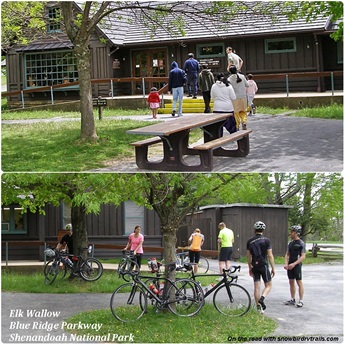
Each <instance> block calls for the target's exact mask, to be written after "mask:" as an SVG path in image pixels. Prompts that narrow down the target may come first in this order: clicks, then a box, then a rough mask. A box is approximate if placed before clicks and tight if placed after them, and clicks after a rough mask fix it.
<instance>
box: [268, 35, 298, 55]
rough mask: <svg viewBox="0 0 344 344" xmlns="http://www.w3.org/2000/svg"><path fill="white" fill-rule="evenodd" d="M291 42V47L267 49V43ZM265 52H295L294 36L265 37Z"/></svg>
mask: <svg viewBox="0 0 344 344" xmlns="http://www.w3.org/2000/svg"><path fill="white" fill-rule="evenodd" d="M288 41H290V42H293V48H292V49H269V43H274V42H288ZM264 44H265V54H281V53H295V52H296V37H286V38H271V39H265V41H264Z"/></svg>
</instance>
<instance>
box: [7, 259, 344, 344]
mask: <svg viewBox="0 0 344 344" xmlns="http://www.w3.org/2000/svg"><path fill="white" fill-rule="evenodd" d="M217 266H218V263H217V261H215V260H212V261H211V267H212V268H213V269H215V270H217ZM303 276H304V285H305V297H304V307H303V308H296V307H292V306H285V305H283V300H286V299H288V298H289V286H288V280H287V277H286V272H285V270H284V269H283V266H281V265H278V266H277V275H276V277H275V278H274V280H273V289H272V291H271V293H270V295H269V296H268V298H267V300H266V305H267V310H266V312H265V315H266V316H269V317H272V318H274V319H276V320H277V321H278V324H279V325H278V328H277V329H276V331H275V332H274V333H273V334H272V335H271V336H276V337H282V341H283V342H285V343H286V342H293V343H295V342H300V341H299V340H296V341H295V337H296V336H306V338H308V341H310V340H311V338H314V336H316V337H318V338H319V337H321V338H324V341H327V340H330V339H332V340H331V341H332V342H339V343H341V342H342V341H343V265H342V264H341V263H332V264H315V265H304V267H303ZM239 283H240V284H241V285H243V286H244V287H245V288H247V290H248V291H249V292H250V294H251V295H252V294H253V282H252V279H251V277H249V275H248V271H247V267H246V265H244V264H242V270H241V272H240V274H239ZM110 297H111V294H68V295H64V294H63V295H61V294H59V295H56V294H25V293H9V292H3V293H2V300H1V302H2V325H1V330H2V331H1V332H2V334H1V336H2V337H1V339H2V342H3V343H9V342H10V340H11V339H13V338H14V339H16V341H12V343H13V342H18V341H19V339H20V338H19V337H17V338H16V337H13V336H15V334H16V333H17V334H18V335H19V336H21V335H27V334H37V335H38V334H41V335H48V334H49V333H50V335H51V338H53V337H52V336H57V335H60V336H62V335H63V332H61V330H60V327H61V326H62V323H63V321H64V320H65V319H67V318H68V317H70V316H72V315H74V314H76V313H79V312H82V311H88V310H94V309H109V302H110ZM16 310H17V311H16ZM18 310H20V311H23V313H22V314H23V317H15V316H18V315H20V314H21V313H20V312H19V311H18ZM32 310H38V311H39V312H41V314H37V315H38V317H28V313H27V312H28V311H29V312H30V311H32ZM42 310H43V313H44V314H43V313H42ZM16 312H17V313H16ZM49 312H59V314H58V316H57V317H53V316H52V315H53V313H49ZM11 315H12V317H11ZM219 316H220V315H219ZM11 322H14V323H16V322H19V325H16V326H22V327H23V326H25V324H30V329H29V330H27V329H26V330H25V329H17V330H14V329H10V326H11ZM34 323H36V325H35V326H36V327H37V326H38V327H39V326H41V327H44V326H49V325H50V326H53V325H54V324H56V325H55V326H56V327H58V328H57V329H51V331H48V330H47V329H44V328H43V329H32V327H33V326H34V325H33V324H34ZM12 326H15V324H12ZM27 326H28V325H27ZM112 331H113V334H122V335H125V334H126V335H128V334H127V333H123V326H122V325H121V324H120V323H118V322H117V321H116V320H115V319H114V326H113V330H112ZM11 335H12V337H11ZM64 335H65V336H66V337H64V338H62V337H61V338H60V339H62V341H61V340H59V341H58V342H60V343H61V342H68V341H69V340H70V335H69V334H64ZM271 336H270V337H271ZM56 338H57V337H56ZM336 338H337V340H336ZM63 339H64V340H63ZM333 339H334V340H333ZM136 340H139V339H136ZM47 341H49V342H55V341H54V340H52V341H51V340H46V342H47ZM223 341H224V339H219V342H223ZM324 341H315V342H324ZM91 342H92V341H91Z"/></svg>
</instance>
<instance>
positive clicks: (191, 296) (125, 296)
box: [110, 263, 204, 322]
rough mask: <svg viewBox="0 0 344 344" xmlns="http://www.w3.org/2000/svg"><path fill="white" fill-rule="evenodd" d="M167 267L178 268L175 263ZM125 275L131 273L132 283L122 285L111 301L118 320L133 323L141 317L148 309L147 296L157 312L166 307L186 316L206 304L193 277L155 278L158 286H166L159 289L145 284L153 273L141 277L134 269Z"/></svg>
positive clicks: (111, 307) (170, 268)
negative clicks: (175, 278)
mask: <svg viewBox="0 0 344 344" xmlns="http://www.w3.org/2000/svg"><path fill="white" fill-rule="evenodd" d="M167 268H168V272H171V271H173V269H175V264H174V263H172V264H169V265H168V266H167ZM124 274H129V275H131V279H132V282H131V283H126V284H123V285H121V286H119V287H118V288H117V289H116V290H115V291H114V292H113V294H112V296H111V300H110V309H111V312H112V314H113V315H114V317H115V318H116V319H118V320H119V321H122V322H134V321H137V320H138V319H140V318H141V317H142V316H143V315H144V314H145V313H146V312H147V307H148V299H149V300H150V301H152V300H153V301H154V306H155V308H156V312H159V311H160V310H163V309H166V308H167V309H169V310H170V311H171V312H172V313H174V314H176V315H178V316H184V317H190V316H193V315H195V314H197V313H198V312H199V311H200V310H201V308H202V307H203V304H204V295H203V290H202V288H201V287H200V286H199V284H198V283H196V282H195V281H193V280H191V279H188V278H182V279H177V280H175V281H173V280H172V279H170V278H169V277H166V276H163V277H156V279H157V280H158V281H159V285H163V288H161V289H157V288H156V285H154V284H153V283H151V284H150V285H148V286H147V284H146V283H145V281H146V279H150V278H151V276H141V275H140V274H139V272H137V271H134V270H130V271H127V272H124Z"/></svg>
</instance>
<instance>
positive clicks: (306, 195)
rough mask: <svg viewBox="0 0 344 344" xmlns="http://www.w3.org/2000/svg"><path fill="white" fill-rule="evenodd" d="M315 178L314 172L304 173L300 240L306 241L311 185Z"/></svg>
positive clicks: (310, 205)
mask: <svg viewBox="0 0 344 344" xmlns="http://www.w3.org/2000/svg"><path fill="white" fill-rule="evenodd" d="M314 178H315V173H308V174H307V175H306V184H305V192H304V197H303V219H302V240H303V241H305V242H306V241H307V234H308V233H309V226H310V221H311V214H312V187H313V182H314Z"/></svg>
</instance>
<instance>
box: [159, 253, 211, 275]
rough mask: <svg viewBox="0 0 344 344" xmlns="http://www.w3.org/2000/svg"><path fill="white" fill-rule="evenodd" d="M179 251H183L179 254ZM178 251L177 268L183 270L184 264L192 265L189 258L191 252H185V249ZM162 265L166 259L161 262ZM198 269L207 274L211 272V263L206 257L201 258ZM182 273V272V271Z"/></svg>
mask: <svg viewBox="0 0 344 344" xmlns="http://www.w3.org/2000/svg"><path fill="white" fill-rule="evenodd" d="M178 249H182V250H183V251H182V252H179V253H178V252H177V250H178ZM178 249H176V255H175V257H176V266H177V268H179V269H180V268H183V266H184V264H189V263H190V258H189V251H184V248H182V247H178ZM161 263H164V259H162V260H161ZM198 269H199V270H200V271H202V272H203V273H205V274H206V273H207V272H208V271H209V261H208V259H207V258H206V257H203V256H201V257H200V259H199V262H198ZM180 271H181V270H180Z"/></svg>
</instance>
